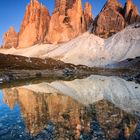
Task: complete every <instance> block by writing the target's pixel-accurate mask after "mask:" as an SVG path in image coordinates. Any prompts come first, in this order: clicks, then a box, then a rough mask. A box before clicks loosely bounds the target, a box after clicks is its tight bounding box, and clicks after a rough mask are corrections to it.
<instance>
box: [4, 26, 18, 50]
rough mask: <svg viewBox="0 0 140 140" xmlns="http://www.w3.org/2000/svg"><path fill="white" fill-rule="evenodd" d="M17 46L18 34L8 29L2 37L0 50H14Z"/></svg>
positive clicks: (12, 29) (11, 28)
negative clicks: (0, 48)
mask: <svg viewBox="0 0 140 140" xmlns="http://www.w3.org/2000/svg"><path fill="white" fill-rule="evenodd" d="M17 44H18V34H17V33H16V32H15V30H14V28H13V27H10V28H9V30H8V32H6V33H4V35H3V44H2V48H5V49H9V48H12V47H13V48H16V47H17Z"/></svg>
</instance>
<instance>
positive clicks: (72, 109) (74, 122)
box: [0, 75, 140, 140]
mask: <svg viewBox="0 0 140 140" xmlns="http://www.w3.org/2000/svg"><path fill="white" fill-rule="evenodd" d="M139 120H140V85H139V84H136V83H134V82H127V81H125V80H123V79H121V78H118V77H105V76H98V75H93V76H90V77H87V78H84V79H75V80H72V81H62V80H57V81H51V82H47V81H42V82H40V83H37V84H29V83H28V84H27V83H26V84H25V85H20V86H16V87H10V86H7V88H3V89H1V90H0V140H140V121H139Z"/></svg>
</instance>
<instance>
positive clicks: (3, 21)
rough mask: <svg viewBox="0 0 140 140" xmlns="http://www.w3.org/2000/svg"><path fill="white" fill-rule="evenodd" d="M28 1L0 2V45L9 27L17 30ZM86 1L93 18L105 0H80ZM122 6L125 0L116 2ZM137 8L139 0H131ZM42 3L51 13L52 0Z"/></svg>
mask: <svg viewBox="0 0 140 140" xmlns="http://www.w3.org/2000/svg"><path fill="white" fill-rule="evenodd" d="M29 1H30V0H0V45H1V43H2V35H3V33H4V32H6V31H7V30H8V29H9V27H10V26H13V27H14V28H15V30H16V31H18V30H19V27H20V24H21V21H22V19H23V15H24V12H25V8H26V5H27V4H28V3H29ZM86 1H88V2H89V3H90V4H91V5H92V12H93V15H94V17H95V16H96V15H97V14H98V13H99V12H100V10H101V8H102V7H103V5H104V3H105V2H106V0H82V3H83V4H84V3H85V2H86ZM118 1H119V2H120V3H122V4H123V5H124V3H125V0H118ZM132 1H133V2H134V3H135V5H137V7H139V13H140V0H132ZM39 2H42V3H43V4H44V5H45V6H46V7H47V8H48V10H49V12H50V13H52V10H53V7H54V0H39Z"/></svg>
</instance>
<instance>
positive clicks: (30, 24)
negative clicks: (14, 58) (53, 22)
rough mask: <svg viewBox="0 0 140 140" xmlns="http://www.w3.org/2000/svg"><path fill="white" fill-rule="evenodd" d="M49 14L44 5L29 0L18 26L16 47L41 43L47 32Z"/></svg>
mask: <svg viewBox="0 0 140 140" xmlns="http://www.w3.org/2000/svg"><path fill="white" fill-rule="evenodd" d="M49 21H50V15H49V12H48V10H47V9H46V7H44V6H43V5H42V4H40V3H39V2H38V0H31V1H30V3H29V4H28V5H27V7H26V11H25V14H24V18H23V21H22V24H21V26H20V31H19V42H18V47H19V48H22V47H29V46H31V45H34V44H37V43H41V42H43V40H44V37H45V35H46V34H47V32H48V27H49Z"/></svg>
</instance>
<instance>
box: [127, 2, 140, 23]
mask: <svg viewBox="0 0 140 140" xmlns="http://www.w3.org/2000/svg"><path fill="white" fill-rule="evenodd" d="M124 18H125V20H126V23H127V24H132V23H135V22H137V21H140V19H139V13H138V9H137V7H136V6H135V5H134V4H133V3H132V0H127V2H126V3H125V7H124Z"/></svg>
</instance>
